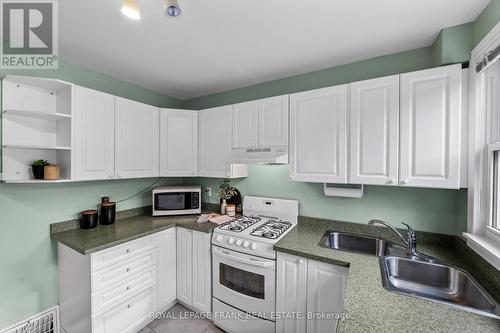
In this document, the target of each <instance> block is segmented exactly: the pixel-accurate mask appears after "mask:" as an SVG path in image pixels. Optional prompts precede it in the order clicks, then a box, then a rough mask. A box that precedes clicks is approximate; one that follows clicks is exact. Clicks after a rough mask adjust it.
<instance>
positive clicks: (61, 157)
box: [1, 75, 73, 184]
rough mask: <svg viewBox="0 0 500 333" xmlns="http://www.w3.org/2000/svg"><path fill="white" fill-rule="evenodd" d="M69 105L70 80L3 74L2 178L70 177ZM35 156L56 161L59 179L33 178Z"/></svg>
mask: <svg viewBox="0 0 500 333" xmlns="http://www.w3.org/2000/svg"><path fill="white" fill-rule="evenodd" d="M72 108H73V85H72V84H71V83H68V82H64V81H60V80H56V79H48V78H43V77H32V76H21V75H6V76H5V77H3V79H2V131H1V133H2V171H3V175H2V176H3V179H2V180H1V181H2V182H4V183H14V184H16V183H17V184H42V183H43V184H49V183H53V184H54V183H64V182H69V181H71V179H72V173H71V161H72V154H71V146H72V140H71V138H72V135H71V128H72V113H73V111H72ZM39 159H43V160H47V161H48V162H49V163H53V164H56V165H58V166H59V167H60V170H61V179H60V180H36V179H33V172H32V170H31V163H32V162H33V161H35V160H39Z"/></svg>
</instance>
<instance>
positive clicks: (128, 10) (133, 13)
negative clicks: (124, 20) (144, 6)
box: [122, 0, 141, 20]
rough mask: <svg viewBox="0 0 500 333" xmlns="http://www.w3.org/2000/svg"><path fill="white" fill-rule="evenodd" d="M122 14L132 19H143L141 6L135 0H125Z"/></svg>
mask: <svg viewBox="0 0 500 333" xmlns="http://www.w3.org/2000/svg"><path fill="white" fill-rule="evenodd" d="M122 14H123V15H125V16H127V17H129V18H131V19H132V20H140V19H141V8H140V7H139V5H138V4H137V2H135V0H123V5H122Z"/></svg>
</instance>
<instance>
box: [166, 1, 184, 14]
mask: <svg viewBox="0 0 500 333" xmlns="http://www.w3.org/2000/svg"><path fill="white" fill-rule="evenodd" d="M163 10H164V12H165V16H168V17H177V16H179V15H181V7H179V3H178V2H177V0H165V1H164V6H163Z"/></svg>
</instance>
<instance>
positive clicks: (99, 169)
mask: <svg viewBox="0 0 500 333" xmlns="http://www.w3.org/2000/svg"><path fill="white" fill-rule="evenodd" d="M114 101H115V99H114V96H112V95H109V94H105V93H103V92H100V91H95V90H91V89H87V88H83V87H79V86H75V104H74V105H75V112H74V144H73V149H74V170H75V173H74V175H75V176H74V177H75V179H76V180H94V179H112V178H114V174H115V105H114Z"/></svg>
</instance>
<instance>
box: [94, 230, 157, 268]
mask: <svg viewBox="0 0 500 333" xmlns="http://www.w3.org/2000/svg"><path fill="white" fill-rule="evenodd" d="M151 248H153V236H146V237H142V238H139V239H136V240H133V241H130V242H127V243H124V244H120V245H117V246H113V247H112V248H109V249H106V250H102V251H99V252H96V253H93V254H92V256H91V264H92V272H96V271H98V270H100V269H102V268H105V267H108V266H111V265H113V264H116V263H118V262H120V261H123V260H127V259H128V258H131V257H133V256H136V255H137V254H139V253H143V252H146V251H148V250H150V249H151Z"/></svg>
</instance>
